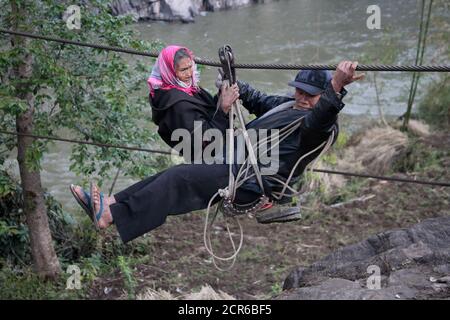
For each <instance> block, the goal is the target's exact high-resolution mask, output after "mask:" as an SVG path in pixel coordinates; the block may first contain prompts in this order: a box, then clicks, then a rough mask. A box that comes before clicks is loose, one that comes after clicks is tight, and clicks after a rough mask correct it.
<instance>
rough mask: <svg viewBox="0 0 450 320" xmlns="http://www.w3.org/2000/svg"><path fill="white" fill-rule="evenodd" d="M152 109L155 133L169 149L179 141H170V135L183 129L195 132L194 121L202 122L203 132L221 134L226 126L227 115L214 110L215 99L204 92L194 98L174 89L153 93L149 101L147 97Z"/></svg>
mask: <svg viewBox="0 0 450 320" xmlns="http://www.w3.org/2000/svg"><path fill="white" fill-rule="evenodd" d="M149 100H150V105H151V106H152V120H153V122H155V124H156V125H158V133H159V135H160V136H161V138H162V139H163V140H164V142H166V143H167V144H168V145H169V146H170V147H174V146H175V145H177V144H178V143H179V141H171V135H172V132H173V131H174V130H175V129H179V128H183V129H187V130H189V132H190V133H191V134H192V133H193V131H194V121H201V122H202V130H203V132H205V131H206V130H208V129H211V128H216V129H219V130H220V131H221V132H222V133H223V134H225V130H226V129H227V127H228V115H227V114H225V113H224V112H223V111H222V109H221V108H217V97H214V98H213V97H212V96H211V95H210V94H209V93H208V92H207V91H206V90H204V89H203V88H200V91H199V92H197V93H195V94H194V95H193V96H190V95H188V94H187V93H185V92H183V91H181V90H177V89H170V90H155V95H154V97H153V98H152V97H151V96H149Z"/></svg>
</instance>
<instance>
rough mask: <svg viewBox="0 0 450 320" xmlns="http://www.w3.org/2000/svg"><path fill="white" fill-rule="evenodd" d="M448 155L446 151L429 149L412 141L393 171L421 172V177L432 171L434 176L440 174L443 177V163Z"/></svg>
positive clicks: (444, 171)
mask: <svg viewBox="0 0 450 320" xmlns="http://www.w3.org/2000/svg"><path fill="white" fill-rule="evenodd" d="M448 154H449V151H448V150H443V149H436V148H431V147H429V146H427V145H425V144H423V143H420V142H418V141H415V140H413V141H411V142H410V143H409V144H408V147H407V150H406V152H405V156H404V157H402V158H401V159H398V160H397V161H396V163H395V165H394V170H395V171H399V172H421V173H422V174H421V175H424V173H427V172H429V171H434V172H435V174H439V172H440V173H441V174H442V175H444V174H445V173H446V170H447V166H446V165H445V163H444V162H443V161H444V159H445V157H447V156H448Z"/></svg>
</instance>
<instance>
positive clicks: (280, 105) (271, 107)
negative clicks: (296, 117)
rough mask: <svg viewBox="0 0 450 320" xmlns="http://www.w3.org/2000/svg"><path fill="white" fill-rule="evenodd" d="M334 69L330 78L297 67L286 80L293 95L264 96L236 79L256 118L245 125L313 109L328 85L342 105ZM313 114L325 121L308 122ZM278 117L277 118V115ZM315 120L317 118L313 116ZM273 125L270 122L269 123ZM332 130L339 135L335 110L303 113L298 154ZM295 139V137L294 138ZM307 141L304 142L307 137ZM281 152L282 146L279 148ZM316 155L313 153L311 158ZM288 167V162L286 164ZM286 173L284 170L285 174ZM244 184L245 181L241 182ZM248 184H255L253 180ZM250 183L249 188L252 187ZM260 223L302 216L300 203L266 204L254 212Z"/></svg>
mask: <svg viewBox="0 0 450 320" xmlns="http://www.w3.org/2000/svg"><path fill="white" fill-rule="evenodd" d="M356 65H357V64H356V63H353V64H352V63H351V62H349V61H345V62H342V63H341V64H340V65H339V67H340V68H343V70H352V68H356ZM339 67H338V72H336V74H335V77H334V78H333V79H332V77H331V73H330V72H329V71H326V70H303V71H300V72H299V73H298V74H297V76H296V77H295V80H294V81H291V82H289V84H288V85H289V86H291V87H294V88H295V93H294V97H293V98H292V97H287V96H267V95H265V94H262V93H261V92H259V91H257V90H255V89H253V88H252V87H251V86H250V85H248V84H247V83H245V82H242V81H238V85H239V92H240V99H241V100H242V102H243V106H244V107H245V108H246V109H247V110H248V111H249V112H250V113H252V114H255V115H256V116H257V117H258V118H257V119H255V120H254V121H252V122H251V123H249V124H248V125H247V128H257V127H266V126H267V125H268V124H269V122H270V121H280V120H281V118H282V117H283V116H284V117H286V116H287V117H289V113H292V112H295V111H292V110H290V109H294V110H300V111H302V112H303V113H304V114H305V115H306V114H307V113H310V111H312V109H313V108H314V107H315V106H316V105H317V103H318V102H319V99H320V98H321V95H322V94H323V93H324V92H325V91H326V89H327V88H328V87H330V89H331V88H332V89H333V91H334V95H335V96H336V97H337V98H338V99H339V100H340V101H341V102H340V104H339V106H337V108H338V109H342V108H343V107H344V104H343V103H342V99H343V97H344V96H345V95H346V93H347V91H346V90H345V89H344V86H343V85H342V78H341V73H340V72H339ZM363 76H364V75H359V76H357V77H356V78H355V79H354V80H353V81H355V80H359V79H361V78H362V77H363ZM326 96H327V97H329V98H330V99H332V98H334V97H333V94H328V95H326ZM314 117H324V119H327V120H326V121H322V122H321V124H320V127H319V126H317V125H316V126H315V125H311V123H310V122H314V119H313V118H314ZM277 118H278V119H277ZM316 120H317V119H316ZM272 125H273V124H272ZM306 128H312V129H313V130H314V133H313V134H311V133H310V132H309V131H311V129H309V130H308V129H306ZM331 131H334V134H335V138H336V137H337V135H338V131H339V128H338V124H337V113H336V114H334V113H331V114H329V115H328V116H327V115H326V114H321V115H319V114H318V115H314V113H313V115H312V117H311V116H310V117H306V118H305V123H304V124H303V134H302V135H301V136H300V139H299V140H302V141H303V145H304V147H305V148H304V150H303V151H302V152H300V154H305V153H306V152H307V150H311V149H312V147H311V146H313V145H319V144H320V143H321V142H323V141H324V139H326V137H328V136H329V134H330V133H331ZM296 139H297V138H296ZM296 139H291V142H290V143H286V144H285V145H284V148H286V147H288V146H290V147H296V144H297V142H298V140H296ZM305 140H306V141H307V142H306V141H305ZM281 152H283V150H281ZM316 155H317V153H316V154H314V156H313V157H312V158H314V157H315V156H316ZM310 161H311V160H310V159H308V161H305V162H304V164H303V165H302V164H301V165H300V172H302V171H303V169H304V167H305V166H306V164H307V163H309V162H310ZM281 166H283V165H281ZM287 167H289V166H287ZM286 174H287V173H285V175H286ZM243 187H244V188H245V187H246V186H245V185H244V186H243ZM251 187H253V188H255V184H254V183H253V184H252V185H251ZM251 187H250V188H251ZM288 201H290V198H285V199H283V200H281V201H278V203H279V204H282V203H283V202H288ZM256 218H257V220H258V222H259V223H272V222H287V221H293V220H298V219H300V218H301V213H300V208H299V207H290V206H282V205H277V206H272V204H269V206H268V209H266V210H263V211H262V212H260V213H258V214H257V215H256Z"/></svg>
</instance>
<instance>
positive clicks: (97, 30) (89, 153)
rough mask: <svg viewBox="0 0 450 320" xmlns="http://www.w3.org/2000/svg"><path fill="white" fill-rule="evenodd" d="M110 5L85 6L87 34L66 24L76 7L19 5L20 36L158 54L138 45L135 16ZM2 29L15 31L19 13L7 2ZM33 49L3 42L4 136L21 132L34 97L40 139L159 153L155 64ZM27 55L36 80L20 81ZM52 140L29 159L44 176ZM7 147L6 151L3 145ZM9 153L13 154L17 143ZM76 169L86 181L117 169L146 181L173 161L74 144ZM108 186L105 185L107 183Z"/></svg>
mask: <svg viewBox="0 0 450 320" xmlns="http://www.w3.org/2000/svg"><path fill="white" fill-rule="evenodd" d="M108 3H109V1H106V0H95V1H88V2H82V3H78V5H79V6H80V8H81V18H82V19H81V29H80V30H69V29H68V28H67V26H66V23H65V22H64V21H63V20H62V19H61V17H62V16H63V14H64V12H65V10H66V9H67V8H68V6H69V5H71V4H73V2H72V1H58V2H55V1H50V0H41V1H31V0H29V1H19V2H17V6H18V7H19V9H20V10H22V12H23V13H24V14H22V15H20V17H19V19H20V20H19V21H18V22H19V23H18V27H17V28H18V29H19V30H25V31H27V32H32V33H36V34H42V35H49V36H52V37H61V38H67V39H70V40H74V41H81V42H93V43H101V44H105V45H112V46H119V47H129V48H133V49H136V50H142V51H145V50H150V49H157V48H160V47H161V43H159V42H155V43H147V42H144V41H140V40H136V39H135V38H134V33H133V31H132V30H128V29H127V28H126V26H127V24H128V23H130V22H131V18H130V17H114V16H112V15H111V12H110V9H109V8H108ZM0 6H1V7H2V8H4V10H2V11H0V20H1V21H2V27H4V28H9V29H10V28H12V27H13V26H12V25H11V22H10V21H11V17H12V12H11V7H10V6H9V2H8V1H4V0H0ZM27 41H28V46H27V47H26V48H24V47H11V44H10V41H9V39H8V38H7V37H2V38H0V48H1V49H0V52H1V55H0V56H1V58H0V74H1V75H2V81H1V84H0V95H1V99H0V119H1V120H2V121H1V122H2V129H7V130H13V129H14V126H15V117H16V116H18V115H20V114H21V113H23V112H24V111H26V110H27V109H28V105H27V104H26V103H25V101H24V100H22V99H20V98H19V97H22V96H23V95H24V94H25V93H27V92H33V94H34V98H35V106H34V108H35V109H34V115H33V117H34V119H33V125H34V133H35V134H41V135H53V134H56V133H59V132H64V133H66V134H67V135H68V136H69V137H70V138H75V139H80V140H90V141H96V142H100V143H108V144H124V145H136V146H140V147H147V148H151V147H152V145H154V144H157V143H158V142H159V141H160V140H159V139H158V137H157V135H156V133H155V132H154V130H153V129H152V128H150V127H149V126H148V124H146V123H148V122H150V119H149V118H148V115H146V114H145V109H146V108H148V101H147V96H146V95H145V96H142V94H141V93H140V91H141V90H142V88H143V87H145V88H146V81H145V80H146V77H147V73H148V69H149V67H148V65H149V64H150V63H151V61H150V59H147V60H143V59H138V58H137V59H134V60H133V61H132V63H129V62H127V61H126V60H125V59H124V56H123V55H121V54H119V53H115V52H109V51H105V50H98V49H91V48H84V47H79V46H73V45H63V44H60V43H55V42H47V41H38V40H27ZM25 54H31V55H32V58H33V64H32V75H31V78H30V79H27V80H24V79H19V78H15V77H14V76H13V73H12V72H11V70H13V69H14V68H16V67H18V66H19V65H20V64H21V63H22V62H23V59H24V55H25ZM48 143H49V142H48V141H45V140H41V141H39V142H35V143H33V145H32V147H31V148H29V150H28V151H27V155H26V160H27V165H28V166H29V167H30V168H31V169H33V170H39V169H40V161H41V159H42V156H43V154H45V152H47V145H48ZM2 147H3V146H2ZM5 147H7V148H8V150H11V149H12V148H13V147H14V144H13V143H9V144H7V145H6V146H5ZM70 159H71V162H72V164H71V167H70V169H71V170H73V171H74V172H76V173H77V174H80V175H82V176H85V177H90V178H96V179H100V180H101V179H104V178H110V177H111V175H112V174H113V173H115V170H116V167H119V168H121V169H122V171H123V172H124V173H125V174H127V175H133V176H139V177H142V176H146V175H149V174H152V173H154V172H155V170H154V168H155V167H156V166H164V165H167V164H168V163H167V161H162V160H161V159H157V157H154V156H153V155H148V154H144V153H142V152H132V151H125V150H118V149H107V148H99V147H95V146H85V145H74V146H73V148H72V154H71V157H70ZM100 184H101V181H100Z"/></svg>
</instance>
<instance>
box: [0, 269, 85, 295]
mask: <svg viewBox="0 0 450 320" xmlns="http://www.w3.org/2000/svg"><path fill="white" fill-rule="evenodd" d="M67 277H68V275H66V274H63V275H61V276H60V277H59V278H58V279H57V280H56V281H53V282H49V281H42V279H41V278H39V277H38V276H37V275H36V274H35V273H34V272H33V270H31V268H25V269H21V270H18V269H15V268H11V267H3V268H2V269H0V284H1V290H0V299H2V300H3V299H4V300H39V299H45V300H48V299H50V300H61V299H82V298H84V297H85V295H86V293H85V291H84V290H83V287H82V288H81V290H67V289H66V282H67Z"/></svg>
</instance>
